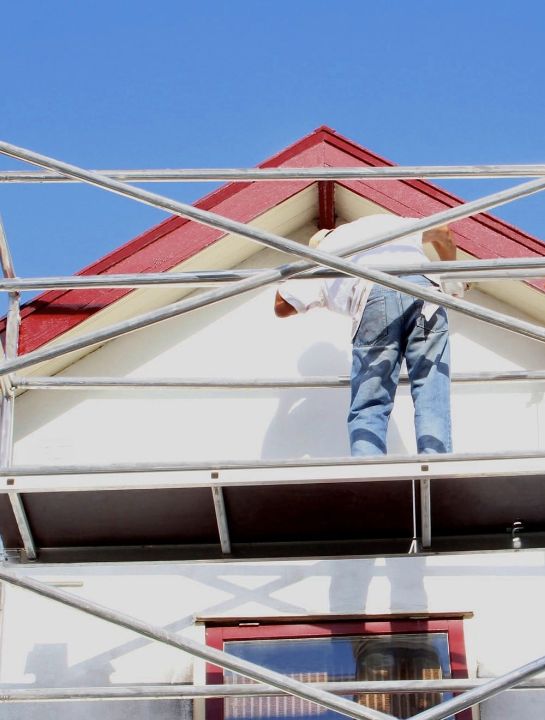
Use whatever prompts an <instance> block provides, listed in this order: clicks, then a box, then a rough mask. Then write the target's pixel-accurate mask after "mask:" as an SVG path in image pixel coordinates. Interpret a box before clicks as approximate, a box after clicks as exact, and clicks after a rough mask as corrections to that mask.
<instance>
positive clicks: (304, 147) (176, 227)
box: [0, 126, 545, 352]
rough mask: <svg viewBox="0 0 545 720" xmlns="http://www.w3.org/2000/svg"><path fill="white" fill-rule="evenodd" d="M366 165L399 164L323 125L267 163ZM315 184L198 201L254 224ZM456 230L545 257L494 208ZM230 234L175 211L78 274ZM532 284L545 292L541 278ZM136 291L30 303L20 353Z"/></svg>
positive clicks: (411, 205) (402, 207)
mask: <svg viewBox="0 0 545 720" xmlns="http://www.w3.org/2000/svg"><path fill="white" fill-rule="evenodd" d="M351 160H353V162H351ZM362 163H363V164H364V165H367V166H371V167H379V166H393V165H394V163H392V162H390V161H389V160H386V159H384V158H382V157H380V156H378V155H375V154H374V153H372V152H370V151H369V150H366V149H365V148H363V147H361V146H360V145H357V144H356V143H354V142H352V141H351V140H348V139H347V138H344V137H342V136H341V135H338V134H337V133H336V132H335V131H334V130H332V129H331V128H328V127H325V126H322V127H319V128H317V129H316V130H315V131H314V132H312V133H310V134H309V135H307V136H306V137H304V138H302V139H301V140H299V141H297V142H295V143H293V144H292V145H290V146H289V147H287V148H285V149H284V150H282V151H281V152H280V153H277V154H276V155H274V156H273V157H271V158H269V159H267V160H265V161H264V162H263V163H261V164H260V165H259V167H278V166H288V167H289V166H294V167H296V166H299V167H305V166H306V167H310V166H314V167H323V166H333V167H340V166H344V167H346V166H352V165H354V166H358V165H361V164H362ZM310 184H312V183H310V182H303V181H301V182H299V181H298V182H293V181H286V182H275V183H259V182H248V183H229V184H227V185H224V186H222V187H221V188H219V189H217V190H215V191H214V192H212V193H210V194H209V195H207V196H205V197H204V198H202V199H201V200H200V201H199V202H197V203H196V206H197V207H199V208H202V209H204V210H212V209H213V210H214V211H215V212H218V213H220V214H224V215H226V216H228V217H231V218H234V219H237V220H239V221H240V222H249V221H250V220H252V219H253V218H255V217H257V216H259V215H260V214H262V213H263V212H265V211H266V210H268V209H270V208H272V207H274V206H276V205H278V204H280V203H281V202H284V201H285V200H287V199H288V198H289V197H292V196H293V195H294V194H296V193H298V192H300V191H301V190H302V189H304V188H305V187H308V186H309V185H310ZM338 185H340V186H341V187H345V188H347V189H349V190H351V191H352V192H355V193H357V194H358V195H361V196H363V197H365V198H367V199H369V200H371V201H373V202H376V203H377V204H379V205H381V206H382V207H384V208H385V209H386V210H390V211H391V212H395V213H398V214H405V215H413V216H415V215H416V216H424V215H427V214H431V213H433V212H437V211H438V210H440V209H443V208H448V207H454V206H456V205H458V204H459V203H461V202H463V201H462V200H460V199H459V198H457V197H456V196H454V195H451V194H450V193H448V192H446V191H445V190H442V189H440V188H438V187H436V186H435V185H432V184H431V183H428V182H426V181H423V180H398V181H391V180H390V181H373V182H370V181H367V182H366V181H346V182H339V183H338ZM454 229H455V231H456V235H457V240H458V243H459V245H460V247H461V248H462V249H463V250H465V251H466V252H468V253H470V254H471V255H474V256H476V257H502V256H503V257H516V256H523V255H545V245H544V244H543V243H542V242H540V241H539V240H537V239H536V238H533V237H532V236H530V235H528V234H527V233H524V232H522V231H520V230H518V229H517V228H515V227H514V226H512V225H509V224H508V223H506V222H504V221H502V220H499V219H497V218H495V217H492V216H491V215H488V214H480V215H478V216H474V217H473V218H469V219H467V220H462V221H458V222H457V223H455V226H454ZM222 234H223V233H222V232H221V231H218V230H215V229H213V228H209V227H206V226H204V225H200V224H199V223H195V222H194V221H191V220H188V219H185V218H181V217H171V218H168V219H166V220H165V221H163V222H162V223H160V224H159V225H157V226H155V227H153V228H151V229H150V230H148V231H146V232H145V233H142V234H141V235H139V236H138V237H136V238H135V239H134V240H131V241H130V242H128V243H126V244H125V245H123V246H122V247H120V248H118V249H116V250H114V251H113V252H111V253H109V254H108V255H106V256H105V257H103V258H101V259H100V260H98V261H97V262H95V263H93V264H91V265H89V266H87V267H86V268H84V269H83V270H81V271H80V272H79V273H78V274H80V275H91V274H92V275H97V274H103V273H108V272H110V273H114V272H115V273H120V272H123V273H139V272H153V271H154V272H161V271H167V270H169V269H170V268H172V267H175V266H176V265H178V264H180V263H181V262H183V261H184V260H186V259H188V258H190V257H192V256H193V255H195V254H196V253H198V252H200V251H201V250H203V249H204V248H206V247H207V246H209V245H210V244H212V243H214V242H216V240H218V239H219V238H220V237H221V236H222ZM530 284H531V285H532V286H533V287H536V288H538V289H540V290H545V283H544V282H543V281H541V280H540V281H532V282H531V283H530ZM129 292H132V291H131V290H126V289H109V290H108V289H106V290H100V289H96V290H92V289H91V290H77V289H75V290H60V291H50V292H46V293H43V294H42V295H40V296H39V297H37V298H36V299H34V300H33V301H31V302H30V303H29V304H28V305H26V306H24V307H23V309H22V312H21V316H22V323H21V339H20V352H29V351H31V350H34V349H36V348H38V347H40V346H41V345H44V344H45V343H47V342H50V341H51V340H53V339H55V338H56V337H59V336H60V335H62V334H63V333H64V332H67V331H68V330H69V329H71V328H73V327H75V326H76V325H78V324H79V323H80V322H82V321H83V320H86V319H88V318H89V317H91V316H92V315H93V314H95V313H96V312H98V311H100V310H102V309H104V308H106V307H107V306H108V305H110V304H112V303H114V302H116V301H117V300H119V299H120V298H122V297H123V296H124V295H126V294H128V293H129ZM4 327H5V321H1V322H0V331H2V330H3V329H4Z"/></svg>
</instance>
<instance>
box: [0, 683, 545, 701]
mask: <svg viewBox="0 0 545 720" xmlns="http://www.w3.org/2000/svg"><path fill="white" fill-rule="evenodd" d="M487 682H489V680H487V679H485V678H478V679H471V680H465V679H461V680H377V681H372V680H364V681H356V682H323V683H307V685H308V687H311V688H317V689H320V690H326V691H327V692H330V693H333V694H334V695H355V694H357V693H387V694H388V695H391V694H396V695H399V694H403V693H407V692H410V693H430V692H433V693H437V692H464V691H465V690H471V689H473V688H478V687H482V686H483V685H484V684H485V683H487ZM542 689H545V680H542V679H537V680H526V681H524V682H521V683H520V684H519V685H516V686H515V687H513V688H509V689H508V691H512V690H542ZM508 691H507V692H508ZM283 695H285V693H283V692H281V691H280V690H277V688H274V687H272V685H262V684H255V685H254V684H252V685H250V684H245V683H240V684H238V685H236V684H226V685H114V686H111V685H107V686H105V687H73V688H40V687H38V688H37V687H32V688H29V687H13V686H5V687H2V686H0V703H3V702H4V703H22V702H54V701H66V700H75V701H78V700H80V701H81V700H172V699H185V700H194V699H197V698H234V697H236V698H239V697H243V698H253V697H274V696H283Z"/></svg>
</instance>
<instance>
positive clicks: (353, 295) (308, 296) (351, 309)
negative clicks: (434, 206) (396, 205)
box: [278, 213, 436, 336]
mask: <svg viewBox="0 0 545 720" xmlns="http://www.w3.org/2000/svg"><path fill="white" fill-rule="evenodd" d="M415 219H416V218H403V217H398V216H397V215H390V214H384V213H381V214H377V215H366V216H365V217H361V218H359V219H358V220H354V221H353V222H350V223H346V225H341V226H340V227H338V228H336V229H335V230H332V231H331V232H330V233H329V234H328V235H327V236H326V237H325V238H324V239H323V240H322V242H321V243H320V250H324V251H325V252H331V253H333V254H339V253H340V252H342V251H343V250H344V249H346V248H348V247H350V246H353V245H355V244H356V243H358V242H361V241H364V240H367V239H370V238H372V237H375V236H378V235H381V234H384V233H386V232H389V231H392V230H396V229H398V228H402V227H406V226H407V225H409V224H411V223H412V222H414V221H415ZM350 259H351V260H352V261H353V262H355V263H357V264H358V265H362V266H368V267H373V266H376V265H390V264H391V265H398V266H402V265H409V264H423V263H427V262H429V260H428V258H427V257H426V254H425V253H424V249H423V246H422V233H421V232H418V233H414V234H412V235H409V236H407V237H405V238H402V239H400V240H391V241H390V242H388V243H384V244H383V245H379V246H377V247H376V248H373V249H371V250H364V251H361V252H357V253H355V254H354V255H352V256H350ZM372 287H373V283H372V282H371V281H369V280H363V278H355V277H349V276H345V277H340V278H334V279H331V280H327V279H326V280H322V279H319V278H314V279H311V280H288V281H287V282H285V283H283V284H282V285H280V287H279V288H278V292H279V293H280V295H281V296H282V297H283V298H284V300H286V301H287V302H288V303H289V304H290V305H291V306H292V307H294V308H295V309H296V310H297V312H298V313H304V312H307V311H308V310H310V309H311V308H315V307H326V308H328V309H329V310H332V311H333V312H337V313H341V314H342V315H350V316H351V317H352V336H353V335H354V334H355V333H356V331H357V329H358V326H359V324H360V321H361V316H362V315H363V311H364V309H365V304H366V302H367V298H368V297H369V293H370V292H371V289H372ZM435 307H436V306H434V309H435ZM430 309H431V308H430Z"/></svg>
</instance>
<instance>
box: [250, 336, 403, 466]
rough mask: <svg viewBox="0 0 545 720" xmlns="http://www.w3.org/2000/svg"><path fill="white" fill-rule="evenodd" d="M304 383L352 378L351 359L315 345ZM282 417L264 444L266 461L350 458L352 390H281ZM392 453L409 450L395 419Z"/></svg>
mask: <svg viewBox="0 0 545 720" xmlns="http://www.w3.org/2000/svg"><path fill="white" fill-rule="evenodd" d="M297 368H298V370H299V373H300V375H301V377H302V378H305V377H313V376H326V377H337V376H341V375H342V376H348V375H349V374H350V358H348V357H347V354H346V353H345V352H343V351H341V350H339V349H338V348H337V347H335V345H333V344H331V343H325V342H322V343H315V344H314V345H312V346H311V347H310V348H308V350H306V351H305V352H304V353H303V354H302V355H301V357H300V359H299V363H298V365H297ZM279 392H280V400H279V403H278V408H277V410H276V414H275V416H274V417H273V419H272V420H271V423H270V425H269V429H268V431H267V434H266V436H265V439H264V441H263V447H262V451H261V457H262V458H264V459H266V460H275V459H282V458H284V459H285V458H303V457H311V458H312V457H331V458H333V457H348V456H349V455H350V446H349V443H348V432H347V428H346V417H347V414H348V408H349V404H350V390H349V389H348V388H329V389H315V388H311V389H309V388H300V389H297V388H296V389H293V390H280V391H279ZM388 444H389V447H391V448H394V449H395V450H396V451H398V448H400V447H404V445H403V441H402V439H401V435H400V433H399V429H398V428H397V426H396V423H395V420H394V418H392V419H391V421H390V425H389V428H388Z"/></svg>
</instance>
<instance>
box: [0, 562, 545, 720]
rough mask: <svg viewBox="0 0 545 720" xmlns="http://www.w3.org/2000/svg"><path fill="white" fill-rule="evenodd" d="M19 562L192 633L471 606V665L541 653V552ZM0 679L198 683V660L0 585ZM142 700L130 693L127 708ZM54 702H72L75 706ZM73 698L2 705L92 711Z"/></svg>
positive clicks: (535, 703) (514, 709)
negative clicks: (277, 619)
mask: <svg viewBox="0 0 545 720" xmlns="http://www.w3.org/2000/svg"><path fill="white" fill-rule="evenodd" d="M18 572H22V573H24V574H26V575H30V576H32V577H35V578H37V579H40V580H43V581H48V582H57V583H58V582H59V581H60V582H61V583H62V581H64V582H66V581H67V580H68V581H72V582H75V583H80V584H79V586H75V587H68V588H65V589H66V590H67V591H68V592H73V593H77V594H78V595H81V596H84V597H86V598H89V599H92V600H94V601H96V602H99V603H102V604H105V605H109V606H111V607H114V608H116V609H119V610H121V611H123V612H126V613H128V614H131V615H133V616H135V617H138V618H140V619H143V620H145V621H147V622H150V623H153V624H157V625H161V626H164V627H166V628H168V629H170V630H174V631H176V632H179V633H181V634H183V635H185V636H188V637H191V638H193V639H202V638H203V627H202V625H199V624H196V623H195V617H196V616H197V617H198V618H200V619H203V618H206V617H225V618H227V619H229V618H237V617H241V616H242V617H255V618H260V617H270V616H290V617H293V616H294V615H295V616H297V615H305V614H312V615H323V616H324V617H327V616H328V615H331V614H333V615H335V616H338V615H341V616H342V615H343V614H388V613H406V612H408V613H412V612H414V613H422V612H434V613H452V612H468V613H473V617H471V618H469V619H466V620H465V621H464V631H465V637H466V649H467V657H468V663H469V669H470V674H471V675H478V676H482V677H485V676H492V675H498V674H501V673H504V672H506V671H508V670H510V669H512V668H514V667H515V666H517V665H521V664H523V663H525V662H528V661H530V660H533V659H535V658H537V657H540V656H542V655H543V654H544V647H543V637H544V635H545V632H544V631H545V619H544V617H543V607H544V604H545V552H543V551H519V552H509V553H487V554H480V553H475V554H469V555H458V556H436V557H434V556H429V557H403V558H400V557H397V558H387V559H385V558H376V559H359V560H342V559H338V560H307V561H270V562H266V563H265V562H260V563H254V562H249V563H234V562H231V563H219V562H218V563H197V562H195V563H154V564H140V563H135V564H132V565H130V566H128V565H124V566H123V565H114V564H112V565H102V566H100V565H94V566H93V565H87V566H85V565H81V566H37V567H28V566H26V567H20V568H18ZM197 662H198V661H197ZM1 681H2V683H9V684H16V683H17V684H18V683H21V684H25V685H30V686H32V685H38V686H45V687H47V686H51V685H53V686H55V685H56V686H70V685H80V686H86V685H107V684H110V683H111V684H126V683H160V682H168V683H171V682H192V681H195V682H197V683H199V682H202V670H199V669H198V668H197V669H195V668H194V664H193V661H192V659H191V658H190V657H189V656H188V655H186V654H184V653H182V652H180V651H176V650H174V649H172V648H168V647H166V646H165V647H164V646H161V645H159V644H158V643H155V642H152V641H149V640H147V639H145V638H141V637H139V636H137V635H134V634H133V633H131V632H128V631H126V630H123V629H121V628H117V627H114V626H111V625H108V624H107V623H104V622H102V621H100V620H97V619H95V618H90V617H87V616H84V615H82V614H81V613H78V612H77V611H75V610H72V609H69V608H66V607H64V606H61V605H57V604H55V603H53V601H51V600H46V599H44V598H41V597H39V596H35V595H32V594H30V593H29V592H27V591H25V590H21V589H15V588H10V587H8V588H6V592H5V606H4V614H3V630H2V665H1ZM544 703H545V696H544V695H540V694H539V692H538V691H531V692H528V691H524V692H522V693H521V692H518V693H512V694H510V695H508V696H506V695H504V696H500V698H499V699H498V700H492V701H489V702H488V704H486V705H484V706H483V713H482V718H483V720H488V719H489V718H490V719H491V720H492V718H493V720H503V719H504V718H505V720H507V718H512V717H513V716H514V715H516V716H518V717H524V718H525V720H542V718H543V707H544V706H545V705H544ZM90 705H91V704H90V703H88V704H87V708H88V707H89V706H90ZM147 705H148V703H141V704H140V703H134V706H135V708H141V707H142V706H147ZM63 707H66V708H69V709H70V708H72V712H75V710H74V708H75V707H76V706H74V705H67V706H63ZM82 707H83V706H78V712H79V713H80V714H74V715H66V716H65V715H62V714H59V711H60V706H57V705H52V704H47V705H41V706H40V707H39V708H38V707H37V706H36V705H29V706H26V705H25V706H19V708H16V707H15V706H6V710H9V711H10V713H11V714H6V715H5V716H6V717H9V718H18V719H19V718H21V720H27V719H28V720H30V718H32V719H33V718H34V717H38V712H39V713H40V718H42V719H43V718H46V719H47V720H49V718H59V717H62V718H64V717H77V718H85V719H87V718H91V717H98V715H96V714H95V715H93V714H86V713H87V712H89V713H92V707H91V708H90V709H89V710H87V709H85V712H83V711H82ZM101 707H102V706H101ZM111 707H112V708H113V710H111V711H108V712H106V711H105V710H104V711H103V710H101V714H100V717H106V718H108V720H111V719H112V718H113V720H118V719H119V718H121V717H125V716H124V715H117V714H115V713H116V712H120V710H116V703H112V704H111ZM119 707H121V706H119ZM160 707H161V706H160V705H159V706H157V710H159V708H160ZM125 711H126V708H125ZM141 711H142V713H143V714H142V717H144V716H145V714H144V711H143V710H141ZM148 711H149V707H148ZM179 711H180V706H179V705H178V706H176V707H175V708H171V709H170V710H168V709H166V706H165V705H163V709H162V710H161V711H160V712H163V713H164V715H163V714H157V715H154V714H151V713H150V714H148V715H147V717H160V718H161V720H162V719H163V718H168V719H169V720H170V718H171V717H172V718H174V717H178V715H177V714H176V713H178V712H179ZM63 712H68V711H67V710H63ZM96 712H97V710H96V706H95V713H96ZM112 713H113V714H112ZM169 713H170V714H169ZM133 716H134V717H140V715H133Z"/></svg>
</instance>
